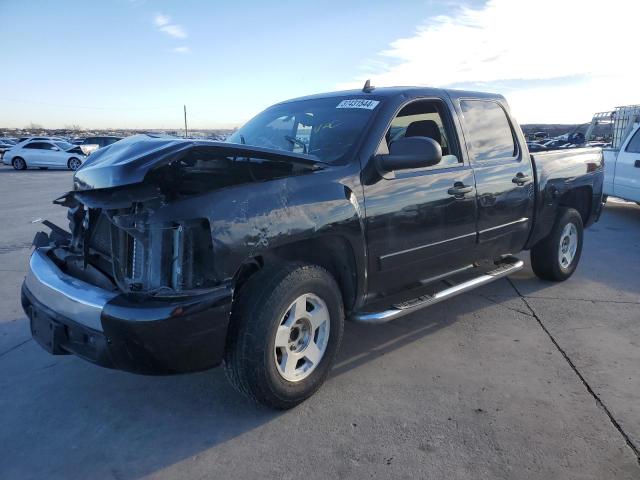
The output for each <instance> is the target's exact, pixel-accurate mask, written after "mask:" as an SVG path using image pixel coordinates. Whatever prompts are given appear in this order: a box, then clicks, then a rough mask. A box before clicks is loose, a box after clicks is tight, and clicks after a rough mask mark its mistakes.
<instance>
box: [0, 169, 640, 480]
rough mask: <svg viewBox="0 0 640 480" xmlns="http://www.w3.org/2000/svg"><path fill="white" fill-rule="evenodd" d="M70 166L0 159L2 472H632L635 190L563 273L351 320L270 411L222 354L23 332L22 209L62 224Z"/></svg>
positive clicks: (637, 327) (636, 383)
mask: <svg viewBox="0 0 640 480" xmlns="http://www.w3.org/2000/svg"><path fill="white" fill-rule="evenodd" d="M70 183H71V174H70V173H68V172H40V171H34V172H14V171H12V170H9V169H7V168H0V201H1V202H2V203H1V204H2V209H1V210H0V221H2V225H3V226H2V235H1V236H0V288H2V292H3V295H2V296H1V297H0V392H1V393H0V425H1V426H2V428H0V476H1V478H3V479H12V478H20V479H22V478H34V479H36V478H83V479H84V478H117V479H121V478H133V479H137V478H142V477H153V478H193V477H195V478H207V477H209V478H225V479H226V478H241V479H246V478H300V477H303V478H305V479H315V478H411V479H415V478H446V479H458V478H469V479H471V478H473V479H478V478H485V479H495V478H517V479H520V478H540V479H550V478H561V479H571V478H575V479H578V478H580V479H585V478H587V479H594V480H595V479H598V480H600V479H623V478H624V479H627V478H628V479H638V478H640V465H639V463H638V452H637V447H638V446H640V373H639V369H638V365H639V363H640V362H639V361H640V341H639V340H638V338H640V280H639V279H640V207H637V206H635V205H630V204H622V203H615V204H610V205H608V206H607V208H606V210H605V213H604V215H603V218H602V219H601V221H600V223H598V224H596V226H594V227H593V228H592V229H591V230H589V231H587V233H586V237H585V249H584V252H583V257H582V263H581V265H580V267H579V268H578V271H577V273H576V274H575V275H574V277H572V278H571V279H570V280H569V281H567V282H565V283H563V284H552V283H547V282H542V281H539V280H537V279H536V278H535V277H534V276H533V274H532V273H531V270H530V269H529V268H527V269H525V270H523V271H522V272H519V273H518V274H517V275H515V276H514V277H513V278H512V279H510V280H500V281H499V282H496V283H494V284H492V285H488V286H485V287H483V288H482V289H479V290H476V291H474V292H471V293H468V294H465V295H463V296H461V297H458V298H456V299H453V300H450V301H448V302H444V303H441V304H438V305H435V306H433V307H432V308H430V309H428V310H425V311H423V312H419V313H416V314H414V315H412V316H410V317H406V318H404V319H401V320H398V321H396V322H393V323H390V324H388V325H384V326H377V327H372V326H362V325H358V324H352V323H349V324H347V327H346V329H345V336H344V343H343V347H342V351H341V354H340V358H339V361H338V363H337V365H336V367H335V369H334V370H333V372H332V375H331V377H330V378H329V380H328V381H327V383H326V384H325V386H324V387H323V388H322V389H321V390H320V391H319V392H318V393H317V394H316V395H315V396H314V397H313V398H311V399H310V400H308V401H307V402H305V403H304V404H303V405H301V406H299V407H298V408H296V409H294V410H291V411H288V412H272V411H269V410H266V409H263V408H260V407H256V406H254V405H252V404H251V403H248V402H246V401H245V400H244V399H243V398H242V397H241V396H239V395H238V394H236V393H235V391H234V390H232V388H231V387H230V386H229V385H228V384H227V382H226V380H225V378H224V374H223V372H222V370H220V369H215V370H212V371H209V372H203V373H198V374H192V375H183V376H175V377H142V376H135V375H132V374H127V373H123V372H117V371H110V370H106V369H101V368H99V367H95V366H93V365H90V364H88V363H85V362H83V361H82V360H80V359H77V358H74V357H70V356H62V357H60V356H58V357H52V356H49V355H48V354H46V353H45V352H44V351H43V350H42V349H41V348H40V347H39V346H38V345H36V344H34V342H33V341H31V340H29V338H30V337H29V332H28V323H27V320H26V319H25V317H24V314H23V313H22V311H21V309H20V307H19V287H20V282H21V280H22V277H23V275H24V273H23V272H24V268H25V263H26V260H27V258H28V254H29V249H28V244H29V243H30V240H31V238H32V236H33V234H34V233H35V231H37V230H38V225H37V224H32V223H30V222H31V221H32V220H33V219H37V218H39V217H42V218H50V219H52V220H54V221H56V222H59V223H60V224H64V223H65V211H64V209H63V208H61V207H57V206H54V205H51V203H50V201H51V199H52V198H54V197H55V196H57V195H59V194H60V193H62V192H64V191H65V189H68V188H69V186H70ZM523 258H526V257H525V256H523ZM634 449H635V451H634Z"/></svg>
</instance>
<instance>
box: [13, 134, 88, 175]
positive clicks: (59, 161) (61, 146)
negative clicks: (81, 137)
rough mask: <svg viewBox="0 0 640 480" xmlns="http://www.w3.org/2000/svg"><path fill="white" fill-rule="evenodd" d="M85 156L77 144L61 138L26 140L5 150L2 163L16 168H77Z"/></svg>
mask: <svg viewBox="0 0 640 480" xmlns="http://www.w3.org/2000/svg"><path fill="white" fill-rule="evenodd" d="M85 158H86V156H85V154H84V153H83V152H82V150H81V149H80V148H79V147H78V146H77V145H71V144H70V143H67V142H65V141H63V140H33V139H32V140H28V141H26V142H22V143H19V144H18V145H16V146H14V147H13V148H11V149H9V150H7V151H6V152H5V154H4V156H3V157H2V163H4V164H5V165H13V168H15V169H16V170H25V169H27V168H68V169H69V170H77V169H78V168H80V166H81V165H82V163H83V162H84V160H85Z"/></svg>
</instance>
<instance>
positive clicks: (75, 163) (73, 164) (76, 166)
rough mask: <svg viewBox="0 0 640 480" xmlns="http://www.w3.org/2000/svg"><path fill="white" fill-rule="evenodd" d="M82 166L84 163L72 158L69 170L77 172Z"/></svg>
mask: <svg viewBox="0 0 640 480" xmlns="http://www.w3.org/2000/svg"><path fill="white" fill-rule="evenodd" d="M81 165H82V162H81V161H80V160H78V159H77V158H72V159H71V160H69V170H77V169H79V168H80V166H81Z"/></svg>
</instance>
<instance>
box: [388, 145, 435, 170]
mask: <svg viewBox="0 0 640 480" xmlns="http://www.w3.org/2000/svg"><path fill="white" fill-rule="evenodd" d="M440 160H442V148H441V147H440V144H439V143H438V142H436V141H435V140H433V139H431V138H429V137H404V138H401V139H399V140H396V141H395V142H393V143H392V144H391V145H389V154H388V155H378V156H377V157H376V162H377V164H378V167H379V168H380V170H382V171H384V172H392V171H394V170H408V169H411V168H424V167H432V166H433V165H437V164H438V163H440Z"/></svg>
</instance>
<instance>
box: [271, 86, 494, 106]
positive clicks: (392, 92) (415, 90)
mask: <svg viewBox="0 0 640 480" xmlns="http://www.w3.org/2000/svg"><path fill="white" fill-rule="evenodd" d="M443 93H447V94H451V96H452V97H472V98H493V99H502V100H504V97H503V96H502V95H499V94H496V93H486V92H472V91H466V90H454V89H443V88H433V87H378V88H374V89H373V90H371V91H369V92H363V91H362V90H341V91H337V92H326V93H318V94H315V95H307V96H304V97H298V98H292V99H290V100H285V101H283V102H279V103H278V104H277V105H281V104H283V103H289V102H298V101H301V100H314V99H319V98H332V97H356V98H361V97H363V98H366V97H378V98H388V97H394V96H396V95H402V94H413V95H424V96H432V95H433V96H441V95H442V94H443Z"/></svg>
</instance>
